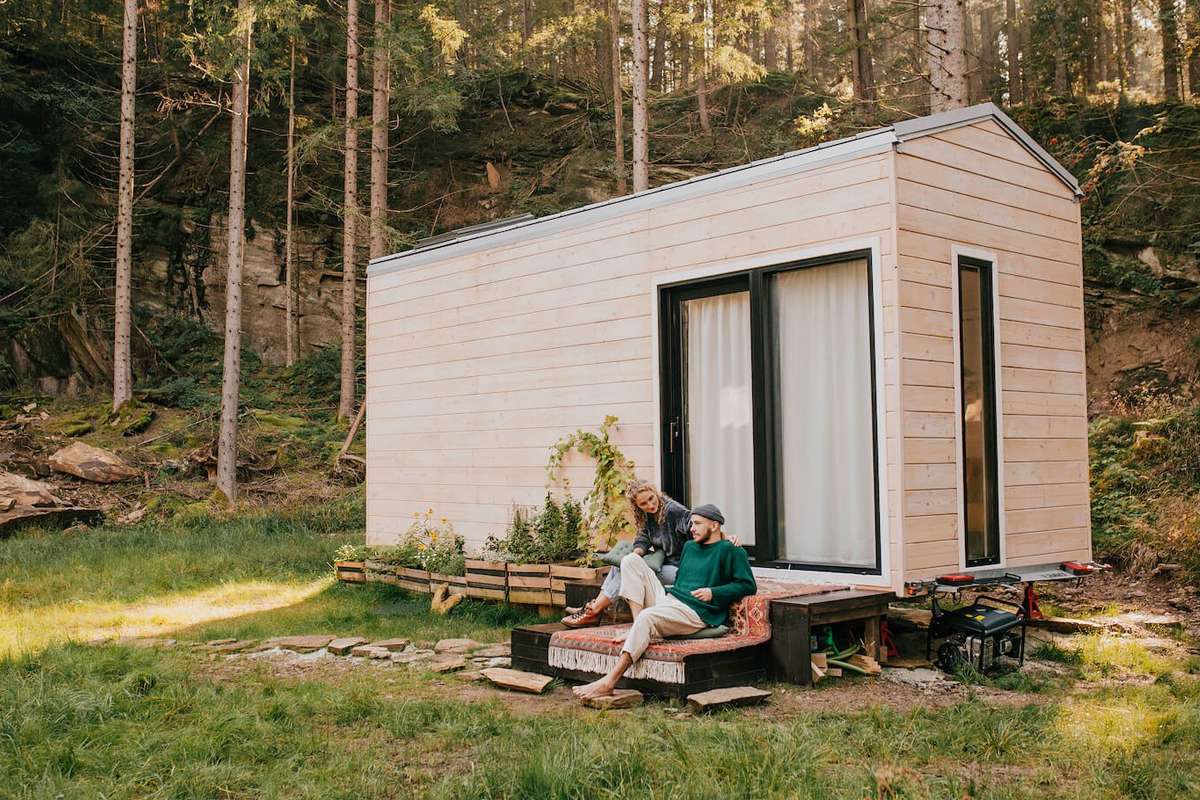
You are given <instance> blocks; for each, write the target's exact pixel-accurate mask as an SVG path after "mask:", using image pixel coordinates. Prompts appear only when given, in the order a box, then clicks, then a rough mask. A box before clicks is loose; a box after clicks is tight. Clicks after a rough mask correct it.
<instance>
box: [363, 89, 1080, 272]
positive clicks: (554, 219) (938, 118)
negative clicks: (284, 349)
mask: <svg viewBox="0 0 1200 800" xmlns="http://www.w3.org/2000/svg"><path fill="white" fill-rule="evenodd" d="M988 118H992V119H995V120H996V122H997V123H999V124H1000V126H1001V127H1003V128H1004V129H1005V130H1006V131H1007V132H1008V133H1009V134H1010V135H1011V136H1012V137H1013V138H1014V139H1016V140H1017V141H1018V142H1019V143H1020V144H1021V145H1022V146H1024V147H1025V149H1027V150H1028V151H1029V152H1030V154H1032V155H1033V156H1034V157H1035V158H1036V159H1038V160H1039V161H1040V162H1042V164H1043V165H1045V167H1046V168H1047V169H1049V170H1050V171H1051V172H1053V173H1054V174H1055V175H1057V176H1058V178H1059V179H1061V180H1062V181H1063V183H1065V184H1066V185H1067V186H1068V187H1069V188H1070V189H1071V190H1072V191H1073V192H1074V193H1075V196H1076V197H1081V196H1082V194H1083V193H1082V192H1081V191H1080V189H1079V183H1078V182H1077V181H1076V180H1075V178H1074V176H1072V175H1071V173H1070V172H1069V171H1067V169H1066V168H1065V167H1063V166H1062V165H1061V164H1059V163H1058V161H1056V160H1055V159H1054V157H1053V156H1051V155H1050V154H1049V153H1047V152H1046V151H1045V150H1043V149H1042V148H1041V146H1040V145H1038V143H1037V142H1035V141H1034V140H1033V139H1032V138H1031V137H1030V136H1029V134H1027V133H1025V131H1023V130H1021V128H1020V126H1018V125H1017V124H1016V123H1015V122H1013V121H1012V119H1010V118H1009V117H1008V115H1007V114H1005V113H1004V112H1003V111H1001V110H1000V109H999V108H997V107H996V106H995V105H994V104H992V103H982V104H980V105H975V106H969V107H967V108H959V109H954V110H952V111H946V112H943V113H940V114H933V115H930V116H928V117H918V118H916V119H911V120H905V121H903V122H897V123H895V124H894V125H890V126H888V127H884V128H875V129H873V130H869V131H864V132H863V133H860V134H858V135H856V136H851V137H847V138H844V139H837V140H834V141H831V142H823V143H821V144H818V145H815V146H813V147H809V148H806V149H804V150H796V151H793V152H789V153H784V154H782V155H778V156H772V157H770V158H764V159H761V160H759V161H753V162H751V163H749V164H743V165H740V166H736V167H730V168H728V169H723V170H720V171H718V172H711V173H708V174H706V175H698V176H696V177H694V178H689V179H687V180H683V181H677V182H675V183H668V184H664V185H662V186H656V187H655V188H653V189H649V190H647V191H645V192H640V193H638V194H631V195H623V196H621V197H614V198H611V199H608V200H602V201H600V202H598V203H593V204H591V205H586V206H580V207H579V208H573V209H568V210H567V211H561V212H559V213H557V214H551V215H550V216H546V217H536V218H535V217H530V216H529V215H522V216H519V217H513V218H511V219H508V220H496V221H493V222H488V223H483V224H481V225H473V226H470V227H468V228H462V229H459V230H456V231H449V232H447V233H443V234H439V235H437V236H433V237H430V238H429V239H425V240H422V242H421V243H420V245H419V246H418V247H416V248H414V249H412V250H405V251H403V252H400V253H395V254H392V255H388V256H383V257H381V258H377V259H375V260H373V261H372V262H371V263H370V264H369V266H368V267H367V275H368V276H376V275H383V274H387V273H389V272H394V271H396V270H399V269H405V268H408V267H417V266H423V265H427V264H432V263H436V262H438V261H442V260H444V259H447V258H452V257H455V256H461V255H467V254H468V253H475V252H479V251H481V250H486V249H489V248H492V247H501V246H505V245H510V244H514V243H516V242H518V241H523V240H526V239H534V238H537V237H541V236H548V235H550V234H552V233H556V232H559V231H562V230H566V229H569V228H572V227H576V226H579V225H591V224H595V223H598V222H603V221H604V220H606V219H612V218H615V217H618V216H624V215H627V214H634V213H637V212H639V211H647V210H649V209H652V208H656V207H658V206H662V205H666V204H668V203H677V202H681V201H683V200H688V199H691V198H694V197H699V196H702V195H707V194H712V193H715V192H720V191H726V190H729V189H733V188H736V187H739V186H744V185H746V184H749V183H753V182H755V181H760V180H767V179H770V178H776V177H781V176H784V175H788V174H794V173H800V172H804V171H806V170H809V169H813V168H815V167H817V166H821V165H825V164H829V163H831V162H836V161H841V160H845V159H848V158H851V157H855V156H862V155H868V154H870V153H872V152H882V151H884V150H887V149H891V148H893V147H895V146H896V145H898V144H899V143H901V142H903V141H906V140H908V139H913V138H916V137H918V136H926V135H929V134H931V133H936V132H937V131H940V130H946V129H949V128H956V127H959V126H962V125H969V124H971V123H974V122H978V121H979V120H982V119H988Z"/></svg>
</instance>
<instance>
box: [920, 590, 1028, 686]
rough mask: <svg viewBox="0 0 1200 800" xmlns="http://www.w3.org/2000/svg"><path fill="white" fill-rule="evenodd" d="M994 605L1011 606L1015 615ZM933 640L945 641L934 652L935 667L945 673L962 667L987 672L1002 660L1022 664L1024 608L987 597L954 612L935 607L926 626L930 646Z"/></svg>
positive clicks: (1023, 659) (982, 597) (1023, 658)
mask: <svg viewBox="0 0 1200 800" xmlns="http://www.w3.org/2000/svg"><path fill="white" fill-rule="evenodd" d="M985 601H988V602H985ZM995 604H1003V605H1012V606H1015V608H1016V611H1015V612H1014V611H1006V610H1005V609H1002V608H996V605H995ZM935 639H943V640H944V641H942V643H941V644H940V645H939V646H938V649H937V665H938V666H939V667H941V668H942V669H943V670H945V671H946V672H954V671H955V670H956V669H957V668H958V667H959V666H960V665H962V664H970V665H972V666H973V667H975V668H976V669H978V670H979V671H980V672H986V671H988V670H991V669H993V668H994V667H996V666H997V663H998V660H999V659H1000V658H1001V657H1008V658H1015V659H1018V660H1019V662H1020V663H1022V664H1024V663H1025V613H1024V608H1023V607H1022V606H1021V605H1020V604H1017V603H1009V602H1008V601H1006V600H1000V599H999V598H994V597H986V596H981V597H979V598H978V599H977V600H976V601H975V603H973V604H972V605H969V606H965V607H963V608H956V609H954V610H953V611H942V610H941V609H939V608H937V607H936V605H935V611H934V615H933V619H932V620H931V622H930V625H929V643H930V645H932V643H933V641H934V640H935Z"/></svg>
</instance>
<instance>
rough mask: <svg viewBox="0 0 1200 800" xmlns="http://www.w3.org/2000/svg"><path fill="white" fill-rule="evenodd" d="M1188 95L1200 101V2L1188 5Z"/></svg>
mask: <svg viewBox="0 0 1200 800" xmlns="http://www.w3.org/2000/svg"><path fill="white" fill-rule="evenodd" d="M1187 41H1188V50H1189V52H1188V59H1187V64H1188V94H1190V95H1191V96H1192V98H1193V99H1200V0H1188V3H1187Z"/></svg>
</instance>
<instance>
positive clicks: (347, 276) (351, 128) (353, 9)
mask: <svg viewBox="0 0 1200 800" xmlns="http://www.w3.org/2000/svg"><path fill="white" fill-rule="evenodd" d="M345 113H346V140H345V154H344V155H345V164H344V167H345V169H344V172H343V199H342V209H343V211H342V214H343V217H342V382H341V391H340V393H339V396H338V417H339V418H340V419H349V418H350V417H352V416H354V389H355V387H354V383H355V349H356V348H355V346H354V339H355V331H356V327H357V326H356V324H355V323H356V320H357V316H358V303H357V302H356V298H357V294H358V277H357V275H356V274H355V260H356V258H357V256H356V252H355V251H356V250H357V249H358V230H357V229H358V0H346V112H345Z"/></svg>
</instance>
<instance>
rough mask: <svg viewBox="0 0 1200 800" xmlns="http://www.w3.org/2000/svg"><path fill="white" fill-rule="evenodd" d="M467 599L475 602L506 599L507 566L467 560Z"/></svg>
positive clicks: (497, 562) (502, 563)
mask: <svg viewBox="0 0 1200 800" xmlns="http://www.w3.org/2000/svg"><path fill="white" fill-rule="evenodd" d="M466 579H467V597H471V598H474V599H476V600H498V601H500V602H501V603H503V602H504V601H506V600H507V599H508V565H507V564H505V563H504V562H503V561H477V560H473V559H467V575H466Z"/></svg>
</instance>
